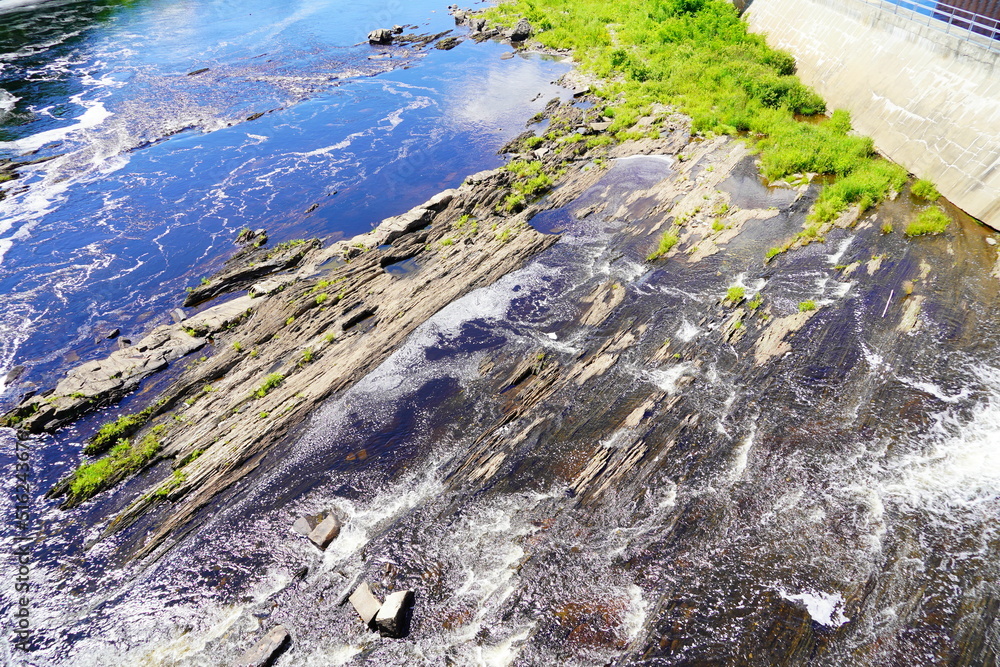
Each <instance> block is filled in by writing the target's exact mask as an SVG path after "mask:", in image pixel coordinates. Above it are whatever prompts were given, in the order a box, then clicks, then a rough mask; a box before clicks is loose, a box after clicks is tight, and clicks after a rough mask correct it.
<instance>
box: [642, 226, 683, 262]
mask: <svg viewBox="0 0 1000 667" xmlns="http://www.w3.org/2000/svg"><path fill="white" fill-rule="evenodd" d="M679 241H680V237H679V236H677V232H675V231H673V230H669V231H666V232H663V236H661V237H660V245H659V246H657V248H656V251H655V252H653V253H652V254H651V255H650V256H649V257H647V258H646V259H647V260H648V261H650V262H652V261H653V260H654V259H659V258H660V257H663V256H664V255H666V254H667V253H668V252H670V251H671V250H673V247H674V246H675V245H677V243H678V242H679Z"/></svg>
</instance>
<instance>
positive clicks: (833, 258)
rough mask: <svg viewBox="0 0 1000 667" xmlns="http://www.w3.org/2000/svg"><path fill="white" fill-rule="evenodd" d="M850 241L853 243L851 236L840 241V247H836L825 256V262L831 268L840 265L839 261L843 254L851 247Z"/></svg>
mask: <svg viewBox="0 0 1000 667" xmlns="http://www.w3.org/2000/svg"><path fill="white" fill-rule="evenodd" d="M852 241H854V237H853V236H849V237H847V238H846V239H844V240H843V241H841V242H840V245H838V246H837V249H836V250H834V251H833V252H832V253H831V254H829V255H827V256H826V261H827V262H828V263H829V264H831V265H833V266H836V265H838V264H840V260H841V258H842V257H843V256H844V253H846V252H847V249H848V248H850V247H851V242H852Z"/></svg>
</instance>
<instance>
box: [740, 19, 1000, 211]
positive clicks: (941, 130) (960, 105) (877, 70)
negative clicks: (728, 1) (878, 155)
mask: <svg viewBox="0 0 1000 667" xmlns="http://www.w3.org/2000/svg"><path fill="white" fill-rule="evenodd" d="M886 6H887V5H883V7H881V8H880V7H879V6H876V5H870V4H867V3H866V2H862V1H861V0H835V1H830V0H755V2H753V4H752V5H750V7H749V9H748V10H747V12H746V14H745V16H746V17H747V20H748V22H749V24H750V28H751V30H753V31H754V32H759V33H766V34H767V35H768V43H769V44H770V45H771V46H773V47H775V48H780V49H784V50H787V51H789V52H791V53H792V54H793V55H794V56H795V58H796V60H797V61H798V73H799V76H800V77H801V78H802V80H803V81H804V82H805V83H806V84H808V85H810V86H812V87H813V88H815V89H816V91H817V92H819V93H820V94H821V95H822V96H823V97H824V98H825V99H826V100H827V104H828V105H829V106H830V108H831V109H834V108H843V109H847V110H849V111H850V112H851V116H852V119H853V123H854V127H855V128H856V129H857V130H859V131H860V132H862V133H864V134H867V135H869V136H871V137H872V138H873V139H874V140H875V144H876V146H877V147H878V149H879V150H880V151H882V152H883V153H884V154H886V155H887V156H888V157H889V158H891V159H892V160H894V161H896V162H898V163H899V164H901V165H903V166H904V167H906V168H907V169H908V170H909V171H911V172H913V173H914V174H916V175H917V176H918V177H922V178H929V179H931V180H932V181H934V182H935V183H936V184H937V186H938V189H939V190H940V191H941V192H942V194H944V195H945V196H946V197H947V198H948V199H950V200H951V201H952V202H954V203H955V204H957V205H958V206H960V207H961V208H962V209H964V210H965V211H967V212H968V213H969V214H971V215H973V216H975V217H976V218H978V219H980V220H982V221H983V222H985V223H986V224H988V225H990V226H991V227H993V228H995V229H1000V42H998V41H996V40H989V39H987V38H982V37H979V36H977V35H972V34H969V31H961V32H960V31H954V32H953V33H949V32H947V30H948V26H947V24H940V25H936V24H937V23H940V22H938V21H935V20H934V19H932V18H931V17H928V16H921V15H918V14H915V13H912V12H908V11H906V10H904V9H901V8H891V9H890V10H889V11H887V10H886V9H885V7H886ZM889 7H891V6H889ZM894 12H895V13H894Z"/></svg>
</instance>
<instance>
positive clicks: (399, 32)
mask: <svg viewBox="0 0 1000 667" xmlns="http://www.w3.org/2000/svg"><path fill="white" fill-rule="evenodd" d="M392 34H394V35H402V34H403V26H401V25H394V26H392Z"/></svg>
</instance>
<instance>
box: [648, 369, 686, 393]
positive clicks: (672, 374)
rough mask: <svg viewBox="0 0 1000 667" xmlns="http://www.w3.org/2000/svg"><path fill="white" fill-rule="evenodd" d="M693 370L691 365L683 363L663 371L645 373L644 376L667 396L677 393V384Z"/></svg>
mask: <svg viewBox="0 0 1000 667" xmlns="http://www.w3.org/2000/svg"><path fill="white" fill-rule="evenodd" d="M693 368H694V365H693V364H691V363H690V362H684V363H682V364H677V365H676V366H670V367H669V368H665V369H656V370H650V371H646V376H647V377H648V378H649V381H650V382H652V383H653V384H655V385H656V386H657V387H659V388H660V389H662V390H663V391H665V392H667V393H668V394H676V393H677V391H678V387H677V383H678V382H680V380H681V378H683V377H685V376H687V375H689V374H690V371H691V370H692V369H693Z"/></svg>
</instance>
